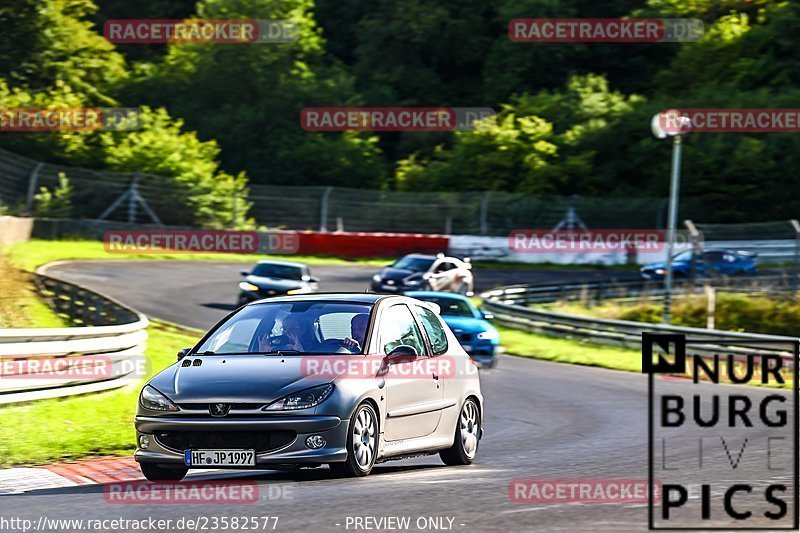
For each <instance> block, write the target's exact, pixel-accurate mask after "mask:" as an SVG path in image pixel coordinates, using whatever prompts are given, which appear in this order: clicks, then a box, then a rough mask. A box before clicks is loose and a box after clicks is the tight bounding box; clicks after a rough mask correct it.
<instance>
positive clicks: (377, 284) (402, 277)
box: [371, 254, 474, 296]
mask: <svg viewBox="0 0 800 533" xmlns="http://www.w3.org/2000/svg"><path fill="white" fill-rule="evenodd" d="M473 287H474V277H473V275H472V265H471V264H470V262H469V259H468V258H465V259H463V260H462V259H457V258H455V257H447V256H445V255H444V254H438V255H426V254H408V255H406V256H404V257H402V258H400V259H398V260H397V261H395V262H394V263H392V264H391V265H389V266H388V267H386V268H384V269H383V270H381V271H380V272H378V273H377V274H375V275H374V276H373V277H372V285H371V289H372V291H373V292H390V293H403V292H405V291H410V290H432V291H444V292H454V293H458V294H464V295H467V296H472V294H473Z"/></svg>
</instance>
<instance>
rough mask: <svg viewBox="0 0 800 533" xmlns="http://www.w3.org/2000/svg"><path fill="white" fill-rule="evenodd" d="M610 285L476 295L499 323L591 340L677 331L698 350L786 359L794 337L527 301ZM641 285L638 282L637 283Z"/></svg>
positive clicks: (627, 341)
mask: <svg viewBox="0 0 800 533" xmlns="http://www.w3.org/2000/svg"><path fill="white" fill-rule="evenodd" d="M600 285H605V287H600ZM611 285H613V284H597V283H585V284H571V285H563V286H557V285H542V286H529V285H515V286H508V287H500V288H497V289H493V290H490V291H486V292H484V293H482V294H481V297H482V298H483V300H484V303H483V307H484V308H485V309H486V310H488V311H490V312H491V313H492V314H494V316H495V318H496V319H497V321H498V322H499V323H500V324H503V325H505V326H508V327H512V328H515V329H522V330H526V331H531V332H537V333H543V334H546V335H552V336H558V337H573V338H578V339H590V340H591V341H592V342H596V343H601V344H611V345H616V346H623V347H626V348H634V349H639V348H640V347H641V342H642V333H643V332H652V333H680V334H684V335H686V336H687V337H689V338H691V339H693V340H696V341H701V342H702V344H699V345H696V346H693V349H694V350H695V351H696V352H698V353H701V354H732V355H733V356H734V357H737V358H738V356H748V355H765V354H776V353H779V354H781V355H782V356H784V359H788V360H789V361H791V357H789V354H788V352H789V350H790V345H788V344H783V345H782V344H780V342H779V341H783V342H786V343H788V342H793V341H795V340H797V339H796V338H794V337H784V336H779V335H764V334H755V333H742V332H733V331H721V330H714V329H703V328H691V327H682V326H670V325H664V324H650V323H646V322H633V321H628V320H614V319H606V318H593V317H587V316H580V315H571V314H566V313H556V312H553V311H545V310H542V309H537V308H534V307H529V304H531V303H543V302H548V301H549V302H552V301H556V300H557V299H559V298H560V297H564V296H569V295H570V294H573V295H574V294H576V292H580V293H582V294H584V295H585V294H586V293H587V291H588V292H589V293H592V294H593V295H594V297H595V298H596V297H597V295H598V294H600V295H603V294H606V295H610V294H613V290H611V287H610V286H611ZM646 285H647V284H646V283H641V282H639V287H640V288H642V287H644V286H646ZM619 286H623V287H626V288H628V289H630V288H635V287H636V282H630V283H622V284H617V285H616V287H617V288H618V287H619ZM703 341H705V342H703Z"/></svg>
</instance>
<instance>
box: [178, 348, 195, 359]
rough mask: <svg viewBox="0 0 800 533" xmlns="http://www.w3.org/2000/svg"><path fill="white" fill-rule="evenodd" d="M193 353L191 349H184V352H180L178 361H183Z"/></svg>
mask: <svg viewBox="0 0 800 533" xmlns="http://www.w3.org/2000/svg"><path fill="white" fill-rule="evenodd" d="M191 351H192V349H191V348H184V349H183V350H181V351H180V352H178V361H180V360H181V359H183V358H184V357H186V356H187V355H189V352H191Z"/></svg>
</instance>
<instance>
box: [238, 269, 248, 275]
mask: <svg viewBox="0 0 800 533" xmlns="http://www.w3.org/2000/svg"><path fill="white" fill-rule="evenodd" d="M239 274H241V275H242V276H249V275H250V272H248V271H247V270H240V271H239Z"/></svg>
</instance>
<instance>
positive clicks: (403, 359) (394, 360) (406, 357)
mask: <svg viewBox="0 0 800 533" xmlns="http://www.w3.org/2000/svg"><path fill="white" fill-rule="evenodd" d="M418 355H419V354H418V353H417V349H416V348H414V347H413V346H409V345H408V344H401V345H400V346H397V347H395V349H394V350H392V351H391V352H389V355H388V356H387V358H388V362H389V364H390V365H396V364H399V363H408V362H411V361H413V360H415V359H416V358H417V356H418Z"/></svg>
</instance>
